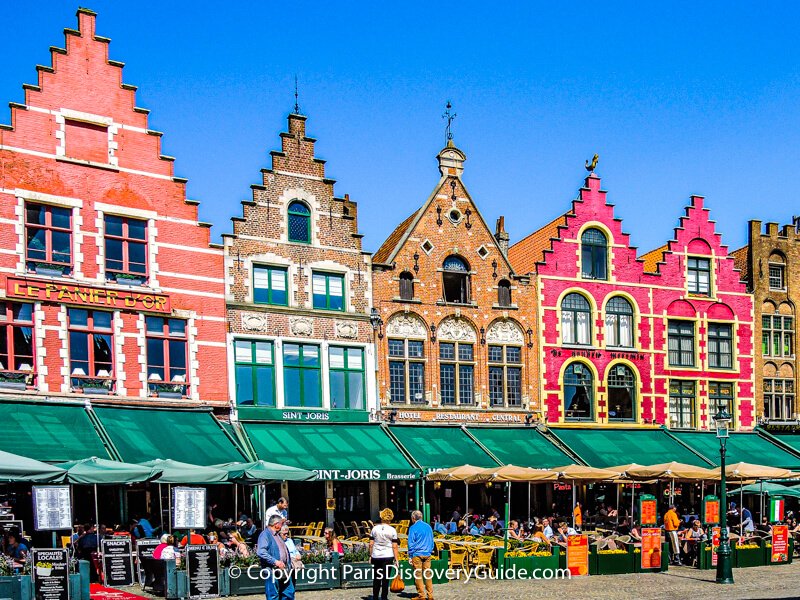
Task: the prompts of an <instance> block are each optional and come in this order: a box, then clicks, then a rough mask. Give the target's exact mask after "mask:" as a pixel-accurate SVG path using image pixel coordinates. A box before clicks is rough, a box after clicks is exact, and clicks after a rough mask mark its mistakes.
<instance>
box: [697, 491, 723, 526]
mask: <svg viewBox="0 0 800 600" xmlns="http://www.w3.org/2000/svg"><path fill="white" fill-rule="evenodd" d="M701 521H702V522H703V523H704V524H706V525H719V498H717V497H716V496H706V497H705V498H703V514H702V515H701Z"/></svg>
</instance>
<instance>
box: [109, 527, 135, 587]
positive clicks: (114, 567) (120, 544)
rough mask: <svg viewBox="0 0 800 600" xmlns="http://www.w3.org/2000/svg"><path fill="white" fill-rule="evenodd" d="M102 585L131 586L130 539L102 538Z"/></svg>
mask: <svg viewBox="0 0 800 600" xmlns="http://www.w3.org/2000/svg"><path fill="white" fill-rule="evenodd" d="M101 543H102V546H103V547H102V552H103V573H104V576H105V579H104V583H105V585H107V586H109V587H124V586H127V585H133V555H132V553H131V538H129V537H121V536H112V537H105V538H103V541H102V542H101Z"/></svg>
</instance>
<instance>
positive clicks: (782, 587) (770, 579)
mask: <svg viewBox="0 0 800 600" xmlns="http://www.w3.org/2000/svg"><path fill="white" fill-rule="evenodd" d="M733 576H734V580H735V581H736V583H735V584H734V585H727V586H720V585H717V584H716V583H715V582H714V577H715V573H714V571H699V570H697V569H691V568H688V567H677V568H676V567H671V568H670V570H669V571H668V572H667V573H656V574H651V573H647V574H631V575H595V576H590V577H575V578H573V579H571V580H550V581H531V580H525V581H515V580H506V581H474V580H472V581H470V582H468V583H462V582H460V581H454V582H451V583H448V584H445V585H437V586H434V594H435V596H436V600H451V599H455V598H459V599H461V598H480V599H484V598H486V599H490V598H495V599H497V600H522V599H523V598H524V599H527V598H536V599H540V598H559V599H562V600H588V599H601V600H602V599H605V598H631V599H637V600H639V599H641V600H646V599H658V598H670V599H684V598H685V599H691V600H702V599H703V598H711V597H724V598H725V600H728V599H733V598H748V599H749V598H753V599H756V598H800V563H798V564H791V565H781V566H774V567H751V568H747V569H734V571H733ZM129 591H131V592H133V593H135V594H140V593H141V592H140V590H139V588H138V587H136V588H129ZM370 594H371V590H368V589H363V588H362V589H353V590H325V591H316V592H298V594H297V598H298V599H299V600H365V599H371V595H370ZM414 596H416V591H415V588H414V586H406V591H405V592H403V593H402V594H400V595H397V594H390V595H389V597H390V599H402V600H408V599H410V598H412V597H414ZM240 598H241V599H242V600H256V599H263V598H264V596H263V595H261V596H240Z"/></svg>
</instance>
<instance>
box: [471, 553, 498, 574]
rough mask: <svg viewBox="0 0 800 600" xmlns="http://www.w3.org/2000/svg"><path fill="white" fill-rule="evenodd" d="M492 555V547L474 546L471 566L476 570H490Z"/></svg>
mask: <svg viewBox="0 0 800 600" xmlns="http://www.w3.org/2000/svg"><path fill="white" fill-rule="evenodd" d="M493 557H494V548H476V549H475V550H474V551H473V553H472V556H471V557H470V558H471V563H472V567H474V568H475V570H476V571H477V570H478V569H489V573H491V572H492V558H493Z"/></svg>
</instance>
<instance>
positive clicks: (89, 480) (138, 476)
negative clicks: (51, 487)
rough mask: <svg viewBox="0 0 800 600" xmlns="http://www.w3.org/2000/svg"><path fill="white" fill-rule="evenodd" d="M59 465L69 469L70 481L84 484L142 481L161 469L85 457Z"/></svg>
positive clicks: (147, 479) (156, 474)
mask: <svg viewBox="0 0 800 600" xmlns="http://www.w3.org/2000/svg"><path fill="white" fill-rule="evenodd" d="M58 466H59V467H61V468H62V469H66V470H67V481H68V482H69V483H83V484H89V485H91V484H116V483H140V482H142V481H149V480H151V479H153V478H155V477H157V476H158V474H159V471H158V470H157V469H153V468H152V467H144V466H142V465H132V464H129V463H124V462H119V461H116V460H106V459H104V458H97V457H92V458H84V459H81V460H71V461H69V462H65V463H59V464H58Z"/></svg>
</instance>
